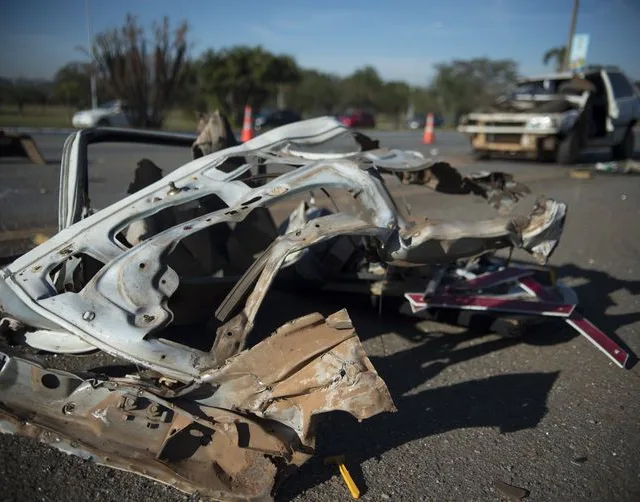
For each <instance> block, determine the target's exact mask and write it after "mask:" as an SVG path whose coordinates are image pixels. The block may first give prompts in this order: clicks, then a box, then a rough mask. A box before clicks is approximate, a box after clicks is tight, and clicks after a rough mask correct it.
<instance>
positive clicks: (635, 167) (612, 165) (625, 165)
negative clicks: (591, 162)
mask: <svg viewBox="0 0 640 502" xmlns="http://www.w3.org/2000/svg"><path fill="white" fill-rule="evenodd" d="M595 170H596V171H599V172H604V173H618V174H629V173H634V174H640V162H636V161H634V160H631V159H629V160H625V161H620V162H597V163H596V165H595Z"/></svg>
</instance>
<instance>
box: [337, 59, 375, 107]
mask: <svg viewBox="0 0 640 502" xmlns="http://www.w3.org/2000/svg"><path fill="white" fill-rule="evenodd" d="M383 85H384V83H383V81H382V79H381V78H380V75H379V74H378V71H377V70H376V69H375V68H374V67H373V66H365V67H364V68H360V69H359V70H356V71H355V72H354V73H353V74H351V75H350V76H348V77H347V78H345V79H344V80H343V82H342V85H341V86H340V87H341V88H342V92H341V104H342V106H343V107H356V108H363V109H371V110H376V111H377V110H378V108H379V106H378V99H379V97H380V91H381V90H382V87H383Z"/></svg>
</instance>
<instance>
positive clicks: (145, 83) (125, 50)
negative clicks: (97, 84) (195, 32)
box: [93, 15, 188, 127]
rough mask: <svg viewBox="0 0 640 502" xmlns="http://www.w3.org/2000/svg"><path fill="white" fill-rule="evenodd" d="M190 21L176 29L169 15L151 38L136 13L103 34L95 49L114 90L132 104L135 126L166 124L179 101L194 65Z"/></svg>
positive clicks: (130, 115) (99, 66)
mask: <svg viewBox="0 0 640 502" xmlns="http://www.w3.org/2000/svg"><path fill="white" fill-rule="evenodd" d="M187 31H188V27H187V24H186V23H182V24H181V25H180V26H178V28H177V29H175V30H173V31H172V30H170V28H169V20H168V19H167V18H166V17H165V18H164V19H163V21H162V22H161V23H159V24H158V23H154V24H153V28H152V33H153V36H152V39H151V40H149V39H148V38H147V37H146V36H145V33H144V30H143V29H142V28H141V27H140V26H139V25H138V23H137V21H136V18H135V17H133V16H131V15H127V17H126V19H125V23H124V25H123V26H122V27H121V28H115V29H111V30H108V31H105V32H103V33H100V34H98V35H97V36H96V38H95V43H94V46H93V54H94V57H95V60H96V64H97V70H98V72H99V74H100V76H101V77H102V78H104V79H105V80H106V81H107V82H108V84H109V87H110V89H111V91H112V93H113V95H114V96H115V97H117V98H119V99H122V100H124V101H125V102H126V103H127V115H128V119H129V121H130V122H131V124H132V125H134V126H142V127H160V126H161V125H162V122H163V120H164V117H165V113H166V112H167V111H168V109H169V108H170V107H171V106H172V105H173V104H174V102H175V99H176V96H177V94H178V92H177V91H178V90H179V89H180V87H181V86H182V84H183V82H184V80H185V78H186V76H187V69H188V60H187V55H188V54H187V51H188V45H187Z"/></svg>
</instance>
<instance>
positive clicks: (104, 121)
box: [71, 100, 130, 129]
mask: <svg viewBox="0 0 640 502" xmlns="http://www.w3.org/2000/svg"><path fill="white" fill-rule="evenodd" d="M71 123H72V124H73V127H77V128H79V129H83V128H85V127H96V126H100V127H108V126H114V127H130V124H129V121H128V120H127V116H126V114H125V111H124V103H123V102H122V101H119V100H116V101H109V102H107V103H104V104H102V105H100V106H99V107H98V108H93V109H91V110H81V111H79V112H76V113H75V114H74V116H73V118H72V119H71Z"/></svg>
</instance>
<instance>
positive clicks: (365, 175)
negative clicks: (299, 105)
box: [0, 114, 579, 501]
mask: <svg viewBox="0 0 640 502" xmlns="http://www.w3.org/2000/svg"><path fill="white" fill-rule="evenodd" d="M99 141H138V142H146V143H163V144H174V145H186V144H187V141H189V142H190V141H192V138H191V139H188V138H187V137H184V136H181V135H177V134H170V133H153V132H144V131H135V130H126V129H88V130H84V131H79V132H77V133H75V134H73V135H71V136H70V137H69V138H68V139H67V141H66V143H65V147H64V151H63V160H62V169H61V185H60V202H59V227H60V228H59V232H58V233H57V234H56V235H54V236H52V237H51V239H49V240H48V241H46V242H44V243H42V244H41V245H39V246H37V247H36V248H34V249H32V250H31V251H29V252H27V253H26V254H24V255H22V256H20V257H18V258H17V259H15V261H13V262H12V263H10V264H8V265H6V266H4V267H3V268H0V319H1V320H0V328H2V329H0V331H4V332H5V334H8V335H9V336H11V337H13V338H12V339H13V340H14V341H16V340H17V341H18V342H16V343H18V344H19V343H22V344H24V345H27V346H30V347H32V348H35V349H39V350H43V351H47V352H54V353H59V354H63V353H64V354H83V353H87V352H91V351H96V350H98V351H103V352H104V353H107V354H110V355H112V356H116V357H118V358H120V359H122V360H124V361H126V362H128V363H130V364H133V365H135V367H137V368H138V371H134V372H130V373H128V374H125V375H120V376H117V377H114V376H108V375H106V374H101V373H90V374H85V373H78V374H74V373H70V372H67V371H61V370H59V369H54V368H48V367H44V366H43V365H42V364H40V363H38V362H35V361H34V360H32V359H30V358H29V357H27V356H24V355H22V354H20V353H17V355H16V354H14V353H10V352H11V351H9V350H8V349H7V351H6V352H7V353H0V430H1V431H2V432H5V433H12V434H20V435H26V436H30V437H34V438H37V439H39V440H41V441H43V442H45V443H48V444H50V445H53V446H55V447H58V448H60V449H62V450H64V451H67V452H70V453H73V454H77V455H81V456H84V457H86V458H92V459H93V460H94V461H96V462H98V463H101V464H104V465H108V466H111V467H115V468H119V469H123V470H127V471H132V472H135V473H137V474H140V475H143V476H147V477H150V478H152V479H155V480H157V481H160V482H163V483H167V484H169V485H172V486H174V487H176V488H178V489H181V490H183V491H186V492H198V493H199V494H200V495H201V496H206V497H210V498H212V499H219V500H256V501H257V500H271V497H272V495H273V489H274V483H275V481H276V480H277V479H279V478H280V477H281V475H284V474H285V473H287V472H289V470H290V469H289V467H290V466H299V465H301V464H302V463H303V462H305V461H306V460H307V459H308V458H309V457H310V456H311V455H312V454H313V448H314V427H313V421H312V418H313V417H314V416H315V415H319V414H322V413H324V412H328V411H333V410H343V411H346V412H349V413H350V414H352V415H353V416H355V417H356V418H357V419H358V420H363V419H366V418H369V417H371V416H373V415H376V414H379V413H382V412H391V411H394V410H395V408H394V403H393V400H392V397H391V396H390V394H389V391H388V390H387V387H386V385H385V383H384V381H383V380H382V379H381V378H380V377H379V376H378V374H377V372H376V371H375V369H374V367H373V366H372V364H371V362H370V361H369V359H368V357H367V355H366V354H365V352H364V349H363V347H362V346H361V344H360V341H359V338H358V336H357V335H356V333H355V330H354V328H353V326H352V323H351V320H350V318H349V316H348V314H347V312H346V310H340V311H338V312H336V313H334V314H333V315H330V316H328V317H326V318H325V317H323V316H322V315H320V314H318V313H313V311H311V312H310V313H309V314H308V315H306V316H304V317H301V318H298V319H293V320H291V321H290V322H288V323H286V324H284V325H283V326H281V327H280V328H279V329H277V330H276V331H275V332H273V333H272V334H271V335H270V336H264V337H262V339H260V340H257V341H253V343H251V341H252V340H251V339H250V338H249V335H250V333H252V332H253V331H254V327H255V321H256V315H257V313H258V310H259V308H260V305H261V304H262V302H263V299H264V298H265V295H266V294H267V292H268V291H269V289H270V287H271V286H272V284H274V283H275V282H277V281H278V280H279V279H280V278H282V277H284V279H285V280H286V279H287V278H289V279H292V280H295V281H297V283H298V284H309V283H311V284H319V283H328V282H331V281H336V280H338V279H339V275H340V273H341V272H343V271H344V270H345V269H346V268H347V267H355V268H356V269H357V268H358V267H360V268H359V269H358V270H360V271H362V270H366V271H368V272H370V273H374V275H375V273H376V272H375V271H378V272H377V274H378V277H380V276H381V275H380V274H382V276H388V275H391V274H392V272H393V271H398V270H399V271H401V278H402V280H410V279H412V278H413V279H416V278H418V279H419V280H420V281H423V282H422V284H423V287H426V291H425V292H424V293H422V294H418V295H416V294H413V296H411V294H408V296H407V299H408V300H409V302H410V303H411V306H412V309H413V310H414V311H419V310H421V309H426V308H427V307H428V300H429V299H430V298H436V296H437V294H438V292H439V291H442V289H441V288H440V283H441V282H442V281H443V280H444V279H445V278H446V276H447V274H449V275H450V274H451V270H455V267H454V269H451V268H447V267H446V266H447V265H448V264H459V263H460V262H461V261H462V262H463V263H468V262H471V261H473V259H475V258H476V257H477V256H480V255H486V254H489V255H491V253H492V252H494V251H496V250H499V249H505V248H522V249H524V250H526V251H528V252H529V253H531V254H532V255H534V256H535V257H536V259H537V260H538V261H539V262H540V263H546V262H547V260H548V259H549V257H550V256H551V254H552V253H553V251H554V249H555V247H556V245H557V244H558V241H559V239H560V236H561V233H562V229H563V226H564V221H565V216H566V206H565V204H563V203H562V202H558V201H555V200H552V199H545V198H540V199H538V201H537V203H536V204H535V207H534V208H533V210H532V212H531V213H530V214H529V215H518V216H513V215H508V214H503V215H501V216H498V217H496V218H494V219H491V220H487V221H481V222H476V223H463V222H453V221H444V222H438V221H431V220H429V219H422V221H420V220H419V219H415V218H414V219H409V218H406V217H404V216H403V215H402V214H401V211H400V210H399V209H398V206H397V205H396V203H395V201H394V199H393V197H392V196H391V193H390V192H389V190H388V188H387V186H386V183H385V180H384V178H383V176H382V175H381V172H383V171H384V172H386V173H395V174H396V175H398V176H399V177H400V178H402V179H409V178H416V177H417V178H419V179H420V182H421V183H424V184H425V185H426V186H429V187H431V188H434V189H436V190H440V191H445V192H450V193H475V194H479V195H481V196H483V197H485V198H486V199H488V200H489V202H490V203H491V204H493V205H494V206H495V207H496V208H498V209H500V210H501V212H503V213H505V212H506V210H509V209H510V205H511V204H512V203H513V202H514V201H516V200H517V199H518V198H519V196H520V195H521V194H522V193H524V192H526V187H522V186H521V185H518V184H517V183H515V182H513V181H512V180H511V179H510V177H509V176H508V175H504V174H501V173H492V174H487V173H484V174H480V175H478V176H468V177H463V176H461V175H460V174H459V173H458V172H457V171H456V170H455V169H453V168H452V167H451V166H448V165H447V164H443V163H436V164H434V163H433V162H431V161H429V160H428V159H425V158H424V157H423V156H422V155H421V154H420V153H417V152H411V151H400V150H394V149H385V148H380V147H379V145H378V144H377V142H375V141H372V140H370V139H369V138H367V137H365V136H363V135H360V134H358V133H355V132H352V131H350V130H348V129H346V128H344V127H343V126H342V125H340V123H338V122H337V121H336V120H334V119H332V118H329V117H323V118H317V119H311V120H306V121H301V122H298V123H294V124H290V125H286V126H283V127H280V128H277V129H274V130H272V131H270V132H267V133H265V134H263V135H260V136H258V137H256V138H255V139H253V140H251V141H248V142H246V143H244V144H239V145H238V144H236V145H234V142H235V141H234V140H233V135H232V133H231V131H230V128H229V127H228V123H227V122H226V120H225V119H224V118H223V117H221V116H220V115H218V114H214V115H213V116H212V117H211V119H210V121H209V123H208V124H206V125H205V126H204V127H202V128H201V130H200V136H199V137H198V139H197V140H196V142H195V143H194V144H193V152H194V157H195V158H194V160H192V161H191V162H189V163H187V164H186V165H183V166H182V167H180V168H178V169H176V170H175V171H173V172H170V173H169V174H167V175H166V176H164V177H163V176H162V174H161V173H160V172H159V169H158V168H157V167H155V166H154V165H152V164H151V163H145V162H144V161H142V162H141V163H140V164H139V166H140V167H139V168H138V170H137V172H136V179H135V180H134V183H132V185H131V187H130V190H129V192H130V194H129V195H128V196H127V197H125V198H124V199H122V200H120V201H119V202H116V203H115V204H113V205H111V206H109V207H106V208H104V209H101V210H99V211H94V210H93V209H92V208H91V207H90V202H89V196H88V174H87V171H88V168H87V146H88V144H90V143H92V142H99ZM340 142H342V143H340ZM338 143H340V146H339V147H336V146H335V145H337V144H338ZM230 145H233V146H230ZM267 167H269V168H277V170H279V174H267ZM310 191H316V192H319V191H323V192H325V193H328V192H330V191H342V193H344V194H346V197H347V198H349V199H351V202H353V203H354V204H355V205H356V206H357V209H356V210H354V211H346V210H342V209H340V210H336V211H333V212H331V211H320V210H318V208H315V207H314V206H313V204H309V202H308V201H307V200H302V201H301V202H300V204H299V205H298V208H297V209H296V210H294V211H293V213H292V214H291V216H290V217H289V218H288V219H287V220H286V221H285V223H284V224H283V226H281V228H280V229H279V230H278V229H277V228H276V227H275V225H274V224H273V221H272V220H270V218H269V213H268V208H270V207H274V206H275V205H277V204H279V203H281V202H283V201H286V200H291V199H294V198H295V197H305V196H306V195H307V194H308V193H309V192H310ZM320 263H322V264H323V266H320V265H319V264H320ZM456 266H457V265H456ZM506 270H507V271H508V270H509V269H506ZM371 271H374V272H371ZM380 271H381V272H380ZM467 271H468V273H469V274H471V273H472V268H471V267H467ZM393 273H396V272H393ZM497 273H498V274H504V273H505V269H504V268H502V269H499V271H498V272H497ZM402 274H404V275H402ZM524 275H526V274H523V273H522V271H520V272H519V273H518V274H515V275H512V276H510V277H509V278H508V279H514V278H515V279H522V277H523V276H524ZM474 277H476V276H474ZM483 277H485V278H486V277H487V276H486V274H485V275H479V276H477V277H476V278H475V280H478V278H480V279H482V278H483ZM434 280H435V282H434ZM504 280H506V279H505V278H504V277H502V278H499V280H497V281H494V282H496V283H498V282H501V281H502V282H504ZM445 282H446V281H445ZM490 282H491V281H490ZM523 284H524V285H525V286H526V284H525V283H523ZM487 286H488V285H487V284H485V285H484V286H483V287H484V288H485V289H486V288H487ZM453 287H454V289H455V284H454V286H453ZM447 288H449V286H447ZM531 288H534V289H535V285H531V284H529V291H531ZM451 291H453V290H451V289H447V290H446V291H445V292H448V293H451ZM545 294H546V295H547V296H546V297H545ZM433 295H436V296H433ZM538 296H539V297H540V298H541V299H542V300H549V301H550V296H552V295H551V293H545V292H539V294H538ZM452 297H453V295H451V294H449V301H451V298H452ZM505 301H507V302H508V301H515V300H513V298H512V297H510V299H507V300H505ZM521 303H522V301H521ZM528 303H529V304H534V303H535V302H528ZM467 305H468V304H467ZM445 307H446V305H445ZM547 307H548V305H547ZM497 310H500V309H499V308H498V309H497ZM506 310H507V311H508V309H506ZM552 310H553V311H554V312H555V315H560V316H563V315H564V316H565V317H567V319H568V316H570V315H571V312H572V311H573V309H565V310H562V309H555V310H554V309H552ZM211 312H215V314H214V315H212V314H211ZM565 314H566V315H565ZM572 319H574V318H572ZM574 320H575V319H574ZM200 321H205V322H204V324H202V323H200V324H198V322H200ZM202 326H204V328H203V327H202ZM576 329H579V328H576ZM195 330H199V331H198V332H197V333H195ZM176 333H177V334H176ZM184 333H188V334H189V336H184V337H183V335H184ZM194 335H195V338H198V340H199V344H196V345H198V348H196V347H194V346H192V345H193V344H190V343H189V342H188V341H187V339H188V338H189V337H191V338H193V337H194ZM203 340H205V341H204V342H203ZM203 345H204V346H206V349H203V348H202V346H203Z"/></svg>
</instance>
